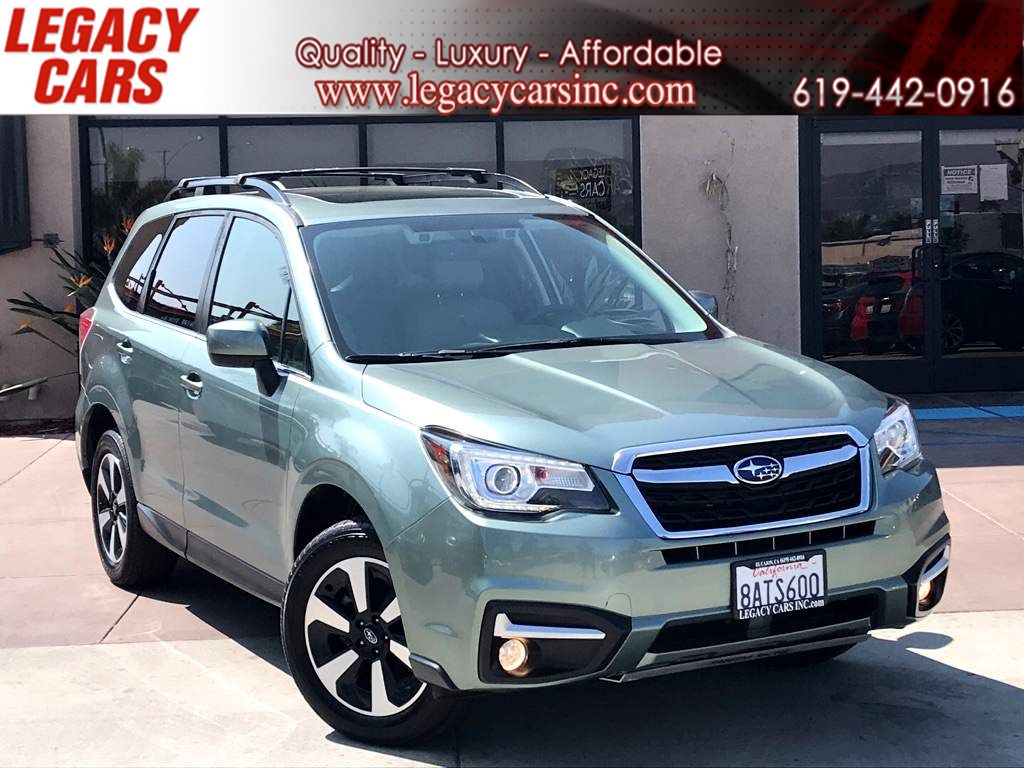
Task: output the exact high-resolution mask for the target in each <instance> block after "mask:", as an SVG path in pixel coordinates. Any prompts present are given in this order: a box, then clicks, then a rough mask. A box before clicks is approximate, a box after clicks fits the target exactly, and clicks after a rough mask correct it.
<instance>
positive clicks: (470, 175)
mask: <svg viewBox="0 0 1024 768" xmlns="http://www.w3.org/2000/svg"><path fill="white" fill-rule="evenodd" d="M304 176H310V177H311V176H352V177H356V178H364V179H369V180H374V181H390V182H391V183H392V184H396V185H398V186H407V185H415V184H431V183H434V182H437V181H442V180H444V179H447V178H451V177H454V178H465V179H470V180H471V181H473V182H474V183H476V184H486V183H487V182H489V181H495V182H497V183H498V184H502V185H508V186H511V187H514V188H517V189H519V190H520V191H522V192H532V193H534V194H538V195H539V194H540V192H539V191H538V190H537V189H536V188H535V187H533V186H531V185H530V184H527V183H526V182H525V181H523V180H522V179H517V178H516V177H514V176H509V175H508V174H505V173H495V172H494V171H488V170H485V169H483V168H429V167H424V166H391V165H380V166H355V167H340V168H298V169H294V170H287V171H259V172H256V173H245V174H242V176H241V178H245V179H265V180H266V181H279V180H280V179H286V178H297V177H304Z"/></svg>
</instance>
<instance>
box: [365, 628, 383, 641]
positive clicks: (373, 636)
mask: <svg viewBox="0 0 1024 768" xmlns="http://www.w3.org/2000/svg"><path fill="white" fill-rule="evenodd" d="M363 637H365V638H366V642H368V643H369V644H370V645H376V644H377V643H379V642H380V638H378V637H377V633H376V632H374V631H373V630H372V629H370V628H369V627H366V628H365V629H364V630H363Z"/></svg>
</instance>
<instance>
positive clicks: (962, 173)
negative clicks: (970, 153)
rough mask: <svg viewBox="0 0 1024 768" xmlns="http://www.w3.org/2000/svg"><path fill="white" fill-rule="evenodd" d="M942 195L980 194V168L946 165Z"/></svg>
mask: <svg viewBox="0 0 1024 768" xmlns="http://www.w3.org/2000/svg"><path fill="white" fill-rule="evenodd" d="M942 194H944V195H976V194H978V166H976V165H944V166H942Z"/></svg>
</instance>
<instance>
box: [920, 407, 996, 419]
mask: <svg viewBox="0 0 1024 768" xmlns="http://www.w3.org/2000/svg"><path fill="white" fill-rule="evenodd" d="M913 410H914V418H916V419H917V420H918V421H958V420H961V419H998V418H999V414H997V413H994V412H990V411H991V409H989V410H982V409H981V408H970V407H966V406H965V407H963V408H914V409H913Z"/></svg>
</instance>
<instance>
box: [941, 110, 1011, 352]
mask: <svg viewBox="0 0 1024 768" xmlns="http://www.w3.org/2000/svg"><path fill="white" fill-rule="evenodd" d="M939 162H940V166H941V173H942V176H941V179H942V182H941V188H940V190H939V192H940V196H939V240H940V243H941V246H942V254H943V258H942V261H941V265H942V266H941V269H940V274H939V292H940V302H941V308H942V315H941V316H942V354H944V355H953V354H957V355H967V354H972V353H973V354H990V355H991V354H995V355H1003V354H1005V353H1007V352H1012V353H1019V352H1020V351H1021V350H1022V349H1024V196H1022V192H1021V186H1022V180H1024V131H1021V130H1019V129H1014V128H997V129H979V130H955V131H940V132H939Z"/></svg>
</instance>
